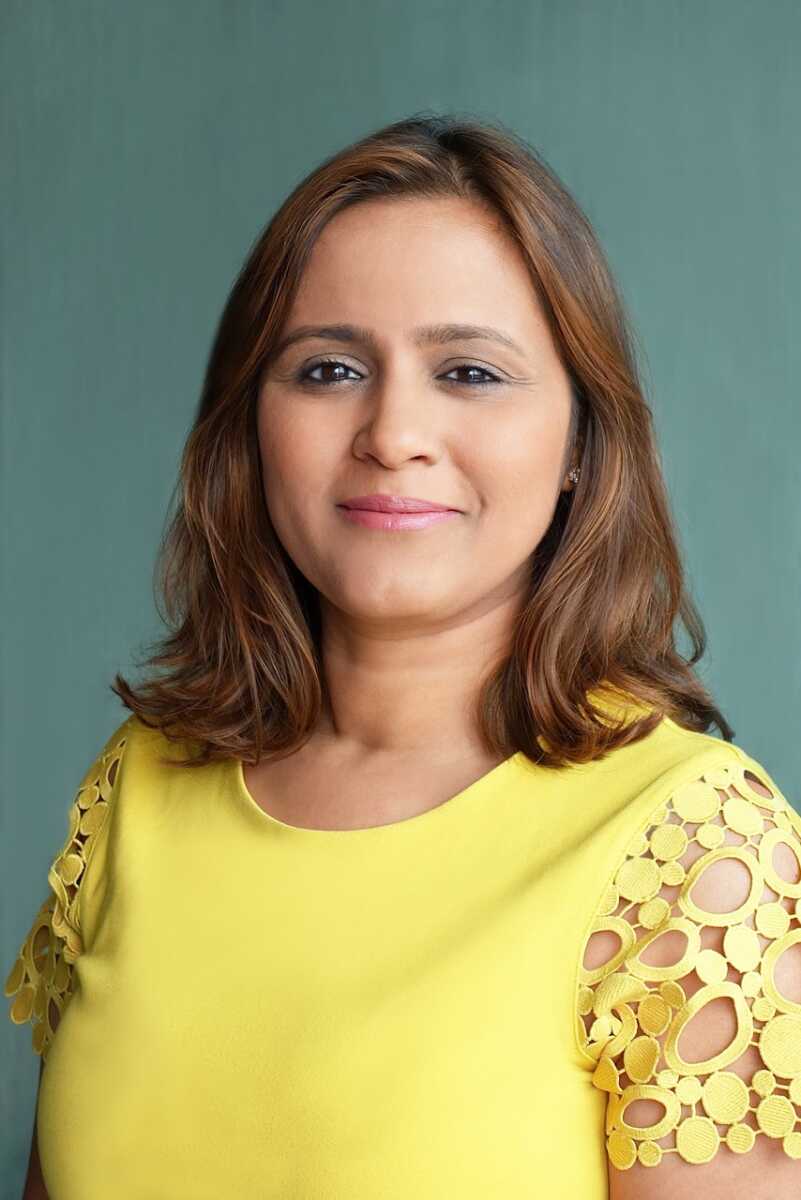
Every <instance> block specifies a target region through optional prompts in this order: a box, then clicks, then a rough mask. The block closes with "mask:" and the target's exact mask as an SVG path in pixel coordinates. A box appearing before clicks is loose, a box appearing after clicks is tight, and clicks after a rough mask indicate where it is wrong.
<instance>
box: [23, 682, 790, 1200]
mask: <svg viewBox="0 0 801 1200" xmlns="http://www.w3.org/2000/svg"><path fill="white" fill-rule="evenodd" d="M594 698H595V700H596V702H599V703H601V704H602V707H604V708H605V709H606V711H608V713H609V714H610V718H612V719H614V718H616V717H618V716H620V715H621V714H622V715H623V717H624V719H629V718H630V717H634V716H636V715H640V714H641V713H643V712H645V711H647V709H645V707H644V706H641V705H639V704H638V703H637V702H634V701H628V700H626V701H621V700H620V698H619V697H617V698H615V697H612V698H610V695H609V693H604V695H603V696H602V695H600V694H598V695H596V696H595V697H594ZM182 757H183V755H182V751H181V747H180V746H176V745H174V744H172V743H169V742H168V741H167V739H166V738H165V737H164V736H163V735H162V734H161V733H160V732H159V731H157V730H151V729H149V728H148V727H146V726H145V725H143V724H142V723H141V722H140V721H138V719H137V718H135V717H133V716H131V717H129V718H128V719H127V720H126V721H124V722H123V723H122V724H121V725H120V726H119V727H118V728H117V729H115V730H114V732H113V733H112V735H111V737H110V738H109V739H108V741H107V742H106V743H105V745H104V746H103V747H102V748H101V750H100V751H99V753H98V755H97V757H96V759H95V760H94V761H93V762H92V764H91V765H90V767H89V769H88V770H87V771H86V773H85V775H84V777H83V779H82V781H81V783H80V785H79V787H78V790H77V793H76V795H75V797H74V799H73V800H72V802H71V805H70V807H69V809H68V816H67V819H68V835H67V837H66V839H65V841H64V843H63V845H62V847H61V849H60V850H59V852H58V853H57V854H56V855H55V857H54V858H53V860H52V865H51V867H50V870H49V873H48V877H47V882H48V890H47V895H46V897H45V898H44V900H43V903H42V906H41V908H40V909H39V911H38V913H37V914H36V915H35V917H34V920H33V923H32V924H31V926H30V929H29V932H28V933H27V935H26V937H25V938H24V940H23V942H22V945H21V947H20V950H19V954H18V956H17V958H16V961H15V962H14V963H13V965H12V966H11V971H10V973H9V975H8V978H7V980H6V985H5V992H6V995H7V996H8V997H9V998H10V1001H11V1003H10V1008H9V1015H10V1017H11V1020H12V1021H14V1022H16V1023H17V1024H23V1023H30V1027H31V1036H32V1043H33V1049H34V1051H35V1052H36V1053H37V1054H40V1055H42V1057H43V1059H44V1062H45V1069H44V1071H43V1074H42V1080H41V1085H40V1092H39V1102H38V1112H37V1120H38V1130H39V1152H40V1158H41V1162H42V1170H43V1174H44V1178H45V1183H46V1186H47V1190H48V1194H49V1196H50V1200H100V1198H101V1197H102V1198H103V1200H106V1197H107V1191H108V1179H109V1178H110V1177H112V1178H114V1180H115V1197H116V1200H141V1197H143V1196H145V1195H146V1196H148V1197H153V1198H154V1200H157V1198H164V1200H167V1198H170V1200H174V1198H175V1197H176V1196H189V1195H191V1196H192V1197H193V1200H204V1198H206V1197H208V1198H209V1200H211V1198H212V1197H213V1198H214V1200H218V1198H219V1196H221V1195H226V1194H230V1195H253V1196H260V1197H276V1198H279V1197H280V1198H281V1200H317V1198H319V1200H323V1198H324V1197H325V1198H326V1200H335V1198H340V1197H341V1198H342V1200H345V1198H346V1197H347V1198H348V1200H352V1197H354V1196H358V1197H359V1198H360V1200H371V1198H376V1200H377V1198H378V1197H381V1200H394V1198H397V1200H408V1198H409V1196H411V1195H415V1196H416V1197H418V1198H419V1200H428V1198H431V1200H433V1198H434V1197H437V1198H438V1200H439V1198H441V1197H443V1196H456V1195H458V1196H459V1197H460V1200H473V1198H476V1200H477V1198H478V1197H481V1198H482V1200H486V1197H487V1196H488V1195H502V1196H504V1200H516V1198H518V1197H519V1198H520V1200H523V1197H526V1198H527V1200H528V1197H530V1196H531V1194H532V1191H531V1189H532V1186H533V1184H534V1182H536V1185H537V1187H538V1188H541V1189H544V1192H545V1193H547V1194H549V1195H557V1194H558V1195H570V1196H573V1195H575V1196H581V1197H582V1200H603V1198H605V1197H606V1196H607V1189H608V1184H607V1164H608V1163H612V1164H614V1166H615V1167H617V1168H618V1169H622V1170H626V1169H628V1168H629V1167H630V1166H631V1165H633V1164H634V1163H635V1162H639V1163H642V1164H643V1165H646V1166H649V1167H653V1168H654V1169H655V1170H658V1169H659V1164H660V1162H661V1161H663V1160H664V1159H665V1157H666V1156H670V1155H673V1154H678V1155H679V1156H681V1157H682V1158H683V1159H684V1160H685V1161H686V1162H687V1163H701V1162H707V1161H709V1160H710V1159H711V1158H713V1157H714V1156H715V1155H716V1154H729V1153H735V1154H746V1153H748V1151H749V1149H750V1148H751V1147H752V1146H753V1145H754V1144H755V1142H756V1140H757V1139H758V1138H767V1139H770V1141H771V1143H772V1144H773V1146H774V1147H775V1152H776V1154H777V1155H785V1156H789V1157H790V1158H799V1157H801V986H799V987H797V988H796V990H795V991H794V992H793V991H792V986H793V982H794V983H795V984H799V983H800V982H801V981H799V980H798V979H796V980H795V981H793V980H792V979H790V982H789V983H788V978H789V974H788V971H787V966H786V964H787V963H788V962H789V961H790V960H791V959H792V958H793V953H791V954H790V955H788V956H787V958H785V959H784V961H782V956H783V955H784V954H785V951H786V950H788V949H789V950H791V951H792V948H793V947H794V946H795V944H796V943H798V942H800V941H801V817H799V815H798V813H797V812H796V811H795V810H794V808H793V807H792V806H791V804H790V803H789V802H788V800H787V799H786V798H785V796H784V795H783V794H782V793H781V791H780V790H779V788H778V787H777V785H776V784H775V782H774V781H773V780H772V779H771V778H770V776H769V775H768V774H767V772H766V771H765V770H764V768H763V767H762V765H761V764H760V763H759V762H758V761H756V760H755V759H753V758H751V757H750V756H749V755H748V754H746V753H745V751H743V750H742V749H741V748H740V747H739V746H737V745H735V744H733V743H726V742H723V741H721V740H720V739H718V738H715V737H712V736H708V735H706V734H698V733H694V732H691V731H688V730H686V729H683V728H681V727H680V726H678V725H677V724H675V723H674V722H673V721H671V720H669V719H667V718H663V719H662V721H661V722H660V723H659V724H658V725H657V727H656V728H655V729H654V730H653V732H651V733H650V734H648V735H647V736H646V737H644V738H641V739H640V740H639V741H636V742H634V743H631V744H629V745H626V746H623V747H620V748H618V749H617V750H615V751H614V752H612V753H610V754H609V755H607V756H606V757H605V758H604V759H602V760H600V761H595V762H592V763H587V764H580V765H571V766H570V767H566V768H563V769H561V770H558V771H553V770H548V769H546V768H541V767H538V766H537V765H536V764H534V763H533V762H531V761H530V760H529V759H528V758H527V757H526V756H525V755H523V754H522V753H517V754H514V755H512V756H511V757H510V758H508V759H507V760H506V761H505V762H503V763H501V764H500V765H499V766H497V767H496V768H494V769H493V770H491V771H490V772H488V773H487V774H486V775H484V776H483V777H482V778H481V779H479V780H477V781H476V782H475V783H473V784H472V785H470V786H469V787H467V788H465V789H464V790H463V791H462V792H460V793H458V794H457V795H456V796H453V797H451V798H450V799H449V800H447V801H445V802H444V803H443V804H440V805H439V806H437V807H436V808H433V809H430V810H428V811H427V812H424V813H422V814H420V815H418V816H416V817H412V818H409V819H407V820H403V821H398V822H394V823H392V824H389V825H382V826H374V827H371V828H364V829H353V830H320V829H308V828H302V827H294V826H292V825H288V824H286V823H284V822H282V821H279V820H278V819H276V818H274V817H272V816H270V815H269V813H267V812H265V811H264V809H262V808H260V807H259V805H257V804H256V802H255V800H254V799H253V797H252V796H251V795H250V793H249V792H248V790H247V788H246V786H245V783H244V777H243V775H242V770H241V764H239V763H236V762H225V763H213V764H209V765H207V766H205V767H203V768H200V769H197V768H188V769H187V768H182V767H180V766H177V765H176V763H177V762H178V760H180V759H181V758H182ZM732 863H734V864H736V866H737V868H738V869H739V870H740V872H741V873H742V875H743V878H744V880H745V882H744V883H743V886H742V887H741V889H740V892H739V893H738V895H737V896H736V897H735V898H734V900H733V902H732V903H730V904H729V905H727V911H722V910H721V908H720V906H716V908H714V909H710V908H707V907H704V903H703V896H704V886H705V883H706V881H708V880H709V878H710V874H709V873H710V872H712V871H715V870H720V869H721V866H722V867H723V868H728V869H729V870H730V869H731V866H732ZM596 935H600V938H601V940H603V938H606V939H607V940H609V939H610V938H611V943H612V945H611V948H610V949H609V952H608V954H607V956H606V957H605V958H604V959H603V961H602V962H601V963H600V964H596V965H594V966H587V965H585V964H586V960H587V951H588V947H590V945H591V944H594V945H596V946H597V945H598V942H599V938H598V936H596ZM660 938H664V939H668V940H669V939H671V938H672V939H673V942H672V944H671V948H670V952H669V953H668V952H667V951H666V950H665V948H664V947H665V946H666V944H667V942H666V941H663V942H661V943H660V940H659V939H660ZM677 938H678V941H679V945H678V948H676V945H675V943H676V939H677ZM660 947H661V948H660ZM721 997H723V998H725V999H727V1000H728V1001H729V1002H730V1006H731V1012H732V1014H733V1019H732V1037H731V1039H730V1042H729V1044H728V1045H727V1047H726V1048H723V1049H721V1046H720V1044H719V1043H720V1038H719V1037H718V1038H717V1039H716V1040H715V1045H714V1047H712V1046H711V1047H710V1049H709V1050H708V1052H706V1057H704V1058H702V1057H701V1056H700V1055H699V1054H698V1052H697V1039H696V1053H695V1054H694V1055H693V1056H692V1057H691V1058H690V1059H688V1058H686V1057H684V1055H685V1054H686V1053H687V1051H686V1048H683V1047H682V1044H681V1039H682V1036H683V1032H684V1031H685V1030H686V1029H690V1028H691V1027H692V1023H693V1019H694V1018H695V1017H700V1016H702V1015H703V1012H704V1010H705V1008H706V1005H707V1004H708V1003H709V1002H711V1001H712V1000H715V999H717V1000H719V999H720V998H721ZM735 1026H736V1028H735ZM702 1053H704V1052H703V1050H702ZM648 1099H650V1100H657V1101H658V1102H659V1105H660V1106H661V1109H660V1110H659V1111H662V1116H661V1117H660V1118H659V1119H658V1120H657V1122H656V1123H655V1124H652V1125H643V1124H642V1122H637V1123H629V1121H628V1120H627V1117H628V1116H629V1113H628V1106H629V1105H630V1104H631V1103H632V1102H635V1101H641V1100H648ZM800 1169H801V1168H800Z"/></svg>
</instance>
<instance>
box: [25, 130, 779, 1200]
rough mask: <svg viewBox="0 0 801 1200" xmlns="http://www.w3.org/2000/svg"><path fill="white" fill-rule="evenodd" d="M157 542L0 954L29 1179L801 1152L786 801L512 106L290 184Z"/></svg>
mask: <svg viewBox="0 0 801 1200" xmlns="http://www.w3.org/2000/svg"><path fill="white" fill-rule="evenodd" d="M160 561H161V564H162V571H161V582H162V587H163V594H164V596H165V597H166V602H167V613H168V616H169V621H170V632H169V635H168V636H166V637H165V638H164V640H163V642H162V643H160V644H159V646H158V647H156V652H155V653H154V654H153V655H152V656H151V658H150V659H149V660H148V663H149V666H150V667H151V668H152V669H151V671H150V674H149V676H148V677H147V678H146V679H144V681H142V682H141V683H139V684H136V685H134V684H132V683H130V682H128V681H127V680H125V679H124V678H123V677H122V676H121V675H120V674H117V676H116V678H115V681H114V685H113V690H114V691H115V692H116V694H117V695H118V696H119V697H120V699H121V701H122V702H123V704H124V706H125V708H126V709H127V710H129V715H128V716H127V717H126V719H125V720H123V721H122V722H121V724H119V726H118V727H117V728H116V729H115V731H114V732H113V734H112V736H111V737H110V738H109V739H108V741H107V742H106V743H105V744H104V745H103V746H102V747H99V748H98V753H97V757H96V759H95V760H94V761H93V762H92V763H91V765H90V766H89V767H88V769H87V771H86V774H85V776H84V778H83V779H82V780H81V782H80V785H79V786H78V788H77V791H76V793H75V795H74V798H73V799H72V802H71V808H70V809H69V831H68V836H67V837H66V840H65V842H64V844H63V846H62V847H61V849H60V851H59V853H58V854H57V855H56V856H55V858H54V859H53V861H52V866H51V868H50V873H49V876H48V881H49V885H50V886H49V891H48V894H47V896H46V897H45V898H44V899H43V903H42V906H41V909H40V911H39V912H38V914H37V915H36V917H35V919H34V921H33V923H32V925H31V928H30V931H29V933H28V934H27V936H26V937H25V939H24V941H23V943H22V945H21V947H20V951H19V956H18V958H17V960H16V962H15V963H14V964H13V966H12V969H11V972H10V974H9V976H8V979H7V982H6V994H7V995H8V996H9V997H10V1015H11V1019H12V1020H13V1021H15V1022H17V1023H19V1024H21V1023H23V1022H30V1023H31V1026H32V1037H33V1048H34V1050H35V1051H36V1053H37V1054H39V1055H41V1060H42V1071H41V1076H40V1085H39V1095H38V1101H37V1116H36V1126H35V1128H34V1136H33V1142H32V1150H31V1163H30V1169H29V1177H28V1183H27V1188H26V1196H29V1197H33V1196H40V1195H49V1196H50V1197H51V1200H99V1198H100V1197H103V1200H106V1198H107V1197H108V1195H109V1183H108V1181H109V1179H110V1178H113V1180H114V1187H113V1194H114V1196H115V1198H116V1200H141V1198H142V1197H145V1196H147V1197H154V1198H155V1197H163V1198H165V1200H166V1198H175V1197H192V1200H206V1198H209V1200H211V1198H215V1200H218V1198H219V1197H221V1196H242V1197H244V1196H249V1197H250V1196H252V1197H257V1196H258V1197H276V1198H278V1197H281V1198H283V1200H289V1198H297V1200H312V1198H313V1197H315V1198H316V1197H320V1198H322V1197H325V1198H326V1200H346V1198H347V1200H373V1198H375V1200H378V1198H379V1197H380V1198H381V1200H389V1198H390V1197H391V1198H393V1200H396V1198H397V1200H411V1198H412V1197H415V1198H416V1200H429V1198H430V1200H434V1198H437V1200H443V1198H446V1197H447V1198H449V1200H450V1198H457V1197H458V1198H459V1200H472V1198H475V1200H478V1198H479V1197H480V1198H481V1200H486V1198H487V1197H503V1200H523V1198H524V1197H525V1198H529V1197H532V1196H547V1197H570V1198H572V1197H576V1198H581V1200H602V1198H604V1197H607V1196H609V1197H612V1198H613V1200H630V1198H632V1197H638V1198H641V1200H653V1198H655V1197H657V1196H659V1197H663V1196H670V1197H671V1200H681V1198H682V1197H698V1196H702V1195H703V1196H705V1197H723V1196H724V1195H725V1196H729V1195H732V1194H734V1192H733V1188H734V1187H739V1188H740V1189H743V1190H742V1191H741V1192H738V1193H737V1194H743V1195H744V1194H746V1193H748V1194H749V1195H751V1196H753V1197H760V1196H768V1195H770V1196H771V1197H774V1198H775V1200H781V1198H787V1200H789V1197H791V1196H797V1195H799V1194H800V1192H799V1188H800V1186H801V817H799V815H798V813H797V812H796V811H795V809H794V807H793V805H792V804H791V802H790V800H789V799H788V798H787V797H786V796H785V795H784V794H783V793H782V791H781V789H780V787H779V785H778V784H777V783H776V782H775V781H774V780H773V778H772V777H771V775H770V774H769V771H768V769H767V766H766V765H765V764H763V763H762V762H760V761H757V760H756V759H755V758H753V757H752V756H751V754H750V753H749V748H748V745H747V744H746V745H744V746H740V745H739V744H738V743H737V742H736V741H735V737H734V731H733V729H732V728H731V726H730V725H729V723H728V722H727V720H726V718H725V716H724V714H723V713H722V712H721V711H720V710H719V709H718V707H717V706H716V704H715V702H714V699H713V697H712V696H711V695H710V694H709V692H708V690H707V689H706V687H705V686H704V685H703V684H702V682H701V681H700V679H699V677H698V676H697V675H696V673H695V670H694V667H695V665H696V664H697V662H698V661H699V659H700V657H701V656H702V654H703V652H704V648H705V630H704V626H703V623H702V620H701V616H700V614H699V611H698V610H697V609H696V607H695V605H694V602H693V600H692V598H691V596H690V595H689V593H688V590H687V587H686V585H685V574H684V570H683V566H682V562H681V559H680V553H679V549H678V538H677V535H676V530H675V526H674V523H673V518H672V516H671V512H670V505H669V501H668V495H667V489H666V485H665V482H664V480H663V476H662V469H661V464H660V457H659V451H658V448H657V444H656V440H655V435H654V427H653V422H652V416H651V412H650V409H649V406H648V404H647V403H646V400H645V398H644V395H643V391H642V388H641V385H640V382H639V379H638V371H637V364H636V361H635V355H634V352H633V349H632V337H631V334H630V332H629V327H628V323H627V318H626V315H625V313H624V309H623V305H622V303H621V300H620V298H619V294H618V290H617V287H616V285H615V283H614V281H613V278H612V276H611V273H610V270H609V267H608V265H607V263H606V259H605V256H604V253H603V251H602V249H601V247H600V245H599V242H598V239H597V237H596V235H595V233H594V231H593V229H592V228H591V226H590V224H589V221H588V219H587V218H586V216H585V215H584V214H583V212H582V211H581V209H580V208H579V206H578V204H577V203H576V201H575V200H574V199H573V198H572V196H571V195H570V194H569V192H568V191H567V189H566V188H565V186H564V185H563V184H562V183H561V181H560V180H559V179H558V178H557V176H556V175H555V173H554V172H553V170H552V169H551V168H550V167H549V166H548V165H547V164H546V163H545V162H544V160H543V159H542V158H541V157H540V156H539V155H538V153H537V152H536V151H534V150H533V149H532V148H531V147H530V146H529V145H528V144H527V143H526V142H525V141H524V140H523V139H522V138H520V137H518V136H517V135H515V134H513V133H512V132H510V131H509V130H507V129H505V128H503V127H502V126H500V125H496V124H492V123H489V122H487V123H483V122H480V121H477V120H466V119H460V118H457V117H455V116H431V115H428V116H414V117H410V118H408V119H406V120H402V121H398V122H396V123H394V124H392V125H389V126H387V127H385V128H382V129H380V130H378V131H376V132H375V133H373V134H371V135H369V136H367V137H365V138H363V139H362V140H360V141H358V142H357V143H355V144H352V145H349V146H347V147H346V148H344V149H343V150H341V151H340V152H338V153H336V154H334V155H333V156H332V157H330V158H329V159H327V160H326V161H324V162H322V163H321V164H320V165H318V166H317V167H316V168H315V169H314V170H313V171H312V172H311V173H310V174H309V175H308V176H307V177H306V178H305V179H303V180H302V181H301V182H300V183H299V184H298V185H297V187H296V188H295V189H294V190H293V191H292V193H291V194H290V195H289V196H288V197H287V199H286V200H285V201H284V203H283V204H282V205H281V206H280V208H279V209H278V211H277V212H276V213H275V215H274V216H273V217H272V219H271V220H270V222H269V224H268V225H267V226H266V228H265V229H264V231H263V233H262V234H261V235H260V237H259V238H258V239H257V241H256V243H255V244H254V245H253V247H252V249H251V251H250V253H249V255H248V257H247V260H246V262H245V264H244V266H243V267H242V270H241V271H240V273H239V275H238V277H237V279H236V281H235V284H234V286H233V289H232V291H231V294H230V296H229V298H228V300H227V303H226V305H225V307H224V311H223V313H222V317H221V319H220V322H219V327H218V330H217V334H216V337H215V340H214V344H213V347H212V350H211V354H210V358H209V362H208V366H207V370H206V375H205V380H204V385H203V391H202V397H201V400H200V404H199V408H198V411H197V414H196V418H195V421H194V424H193V427H192V429H191V432H190V434H189V437H188V440H187V443H186V446H185V451H184V455H183V460H182V464H181V478H180V494H179V503H178V505H177V507H176V511H175V513H174V515H173V518H172V520H171V523H170V526H169V529H168V532H167V536H166V537H165V539H164V543H163V546H162V548H161V555H160ZM677 621H681V622H682V623H683V626H684V628H685V630H686V631H687V633H688V634H689V637H690V641H691V643H692V647H691V653H690V654H689V656H687V657H684V656H683V655H682V654H681V653H680V651H679V649H678V648H677V644H676V638H675V634H676V629H675V626H676V622H677ZM760 1189H761V1190H760Z"/></svg>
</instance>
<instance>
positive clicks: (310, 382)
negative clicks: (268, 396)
mask: <svg viewBox="0 0 801 1200" xmlns="http://www.w3.org/2000/svg"><path fill="white" fill-rule="evenodd" d="M329 365H332V366H337V367H344V368H345V369H346V370H347V371H354V373H356V374H358V372H356V370H355V367H349V366H348V364H347V363H344V362H342V361H341V360H340V359H338V358H321V359H318V361H317V362H315V363H312V364H311V365H310V366H308V367H307V368H306V369H305V370H304V371H301V372H300V374H299V375H298V376H297V382H298V383H301V384H305V385H307V386H308V387H317V388H330V387H334V386H336V384H338V383H353V380H352V379H335V380H331V381H329V382H328V383H324V382H323V380H321V379H311V378H310V375H311V372H312V371H316V370H317V368H318V367H324V366H329ZM451 371H481V372H482V373H483V374H484V375H487V376H489V378H488V379H482V380H480V381H478V382H476V383H468V382H466V381H465V382H464V383H461V384H460V383H459V382H458V381H457V380H456V379H448V380H446V382H447V383H453V384H455V385H456V386H457V387H468V388H484V387H493V386H494V385H495V384H498V383H502V382H503V380H502V379H500V377H499V376H498V375H495V374H494V373H493V372H492V371H488V370H487V368H486V367H480V366H479V365H478V364H477V363H457V365H456V366H455V367H451V368H450V371H447V372H446V375H449V374H450V372H451Z"/></svg>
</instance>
